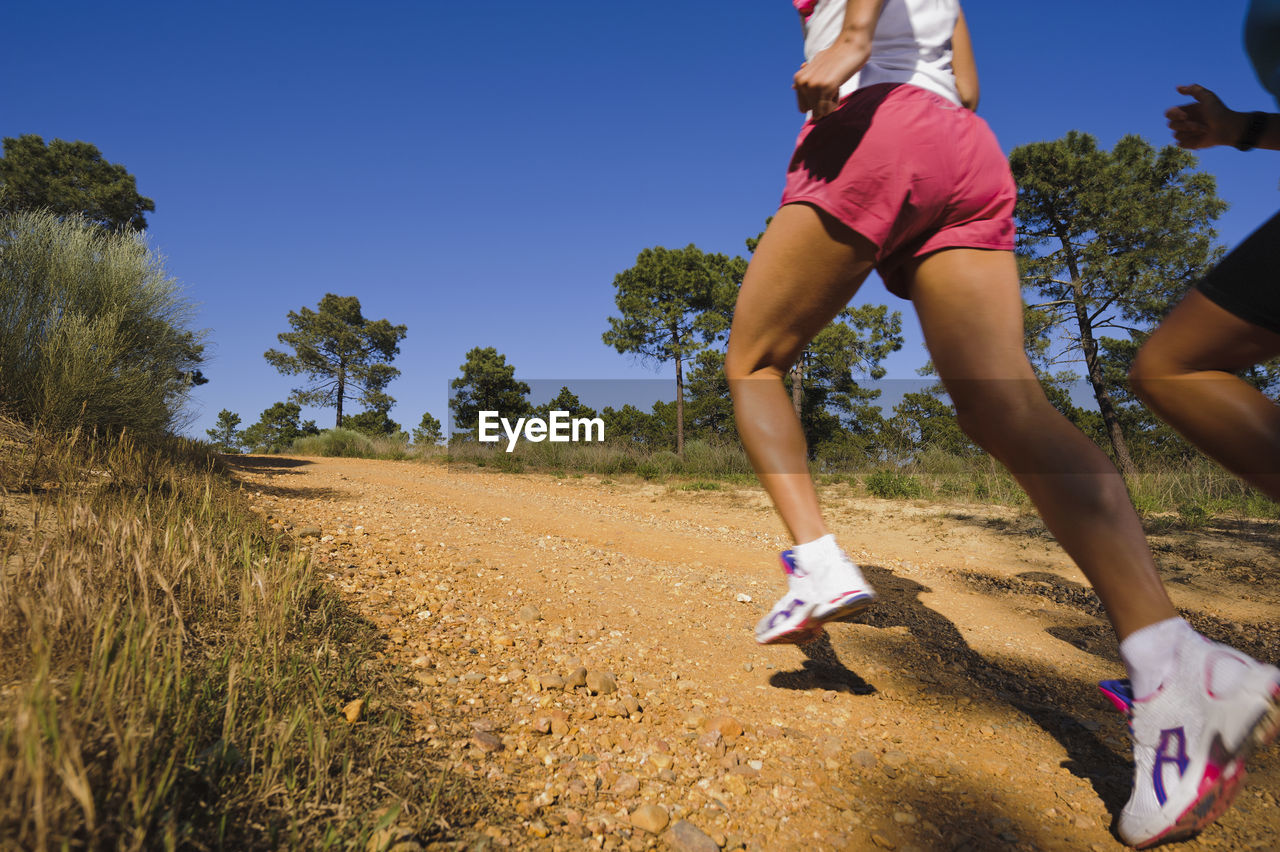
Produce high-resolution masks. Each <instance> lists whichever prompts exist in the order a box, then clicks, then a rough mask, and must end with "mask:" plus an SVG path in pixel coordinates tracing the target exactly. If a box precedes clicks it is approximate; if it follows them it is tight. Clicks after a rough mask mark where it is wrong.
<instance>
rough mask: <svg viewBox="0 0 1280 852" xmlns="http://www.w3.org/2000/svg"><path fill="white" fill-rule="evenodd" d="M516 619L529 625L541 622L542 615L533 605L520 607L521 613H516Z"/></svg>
mask: <svg viewBox="0 0 1280 852" xmlns="http://www.w3.org/2000/svg"><path fill="white" fill-rule="evenodd" d="M516 618H518V619H519V620H520V621H523V622H524V623H525V624H528V623H530V622H533V621H541V620H542V613H541V612H539V611H538V608H537V607H536V606H534V605H533V604H528V605H527V606H522V607H520V611H519V612H517V613H516Z"/></svg>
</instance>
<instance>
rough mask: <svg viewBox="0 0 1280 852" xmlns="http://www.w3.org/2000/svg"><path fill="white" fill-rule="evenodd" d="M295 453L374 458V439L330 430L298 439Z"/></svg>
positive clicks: (343, 430)
mask: <svg viewBox="0 0 1280 852" xmlns="http://www.w3.org/2000/svg"><path fill="white" fill-rule="evenodd" d="M292 451H293V452H295V453H297V454H298V455H300V456H329V457H337V458H364V459H367V458H374V456H375V453H374V447H373V439H371V438H370V437H369V436H368V435H365V434H362V433H360V432H356V431H353V430H351V429H328V430H326V431H324V432H321V433H320V434H319V435H311V436H308V437H305V438H298V439H296V440H295V441H294V442H293V450H292Z"/></svg>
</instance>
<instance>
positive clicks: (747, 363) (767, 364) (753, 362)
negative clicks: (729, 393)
mask: <svg viewBox="0 0 1280 852" xmlns="http://www.w3.org/2000/svg"><path fill="white" fill-rule="evenodd" d="M779 361H780V359H779V358H776V357H772V355H771V353H770V352H768V351H767V350H765V349H762V348H761V347H759V346H752V345H750V344H748V343H740V342H739V341H738V340H737V339H736V338H735V337H733V336H732V335H730V337H729V347H728V349H727V350H726V351H725V355H724V375H725V378H727V379H728V380H729V381H730V382H731V383H732V382H734V381H736V380H738V379H750V378H762V377H766V376H770V375H778V376H781V375H783V374H784V373H786V371H787V366H788V365H780V364H779V363H778V362H779Z"/></svg>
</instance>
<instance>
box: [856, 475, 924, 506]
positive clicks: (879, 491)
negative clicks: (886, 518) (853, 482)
mask: <svg viewBox="0 0 1280 852" xmlns="http://www.w3.org/2000/svg"><path fill="white" fill-rule="evenodd" d="M862 484H863V485H864V486H865V487H866V489H867V492H868V493H870V494H871V495H872V496H873V497H879V498H881V499H882V500H909V499H912V498H915V497H921V496H923V495H924V486H922V485H921V484H920V480H918V479H916V478H915V477H914V476H912V475H911V474H909V473H902V472H901V471H897V470H873V471H872V472H871V473H868V474H867V475H866V476H865V477H864V478H863V480H862Z"/></svg>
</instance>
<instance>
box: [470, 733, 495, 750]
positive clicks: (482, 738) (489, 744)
mask: <svg viewBox="0 0 1280 852" xmlns="http://www.w3.org/2000/svg"><path fill="white" fill-rule="evenodd" d="M471 742H472V744H473V745H474V746H475V747H476V748H478V749H480V750H481V751H482V752H484V753H485V754H491V753H493V752H495V751H502V740H501V739H500V738H499V737H498V735H497V734H491V733H489V732H488V731H476V732H475V733H474V734H472V736H471Z"/></svg>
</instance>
